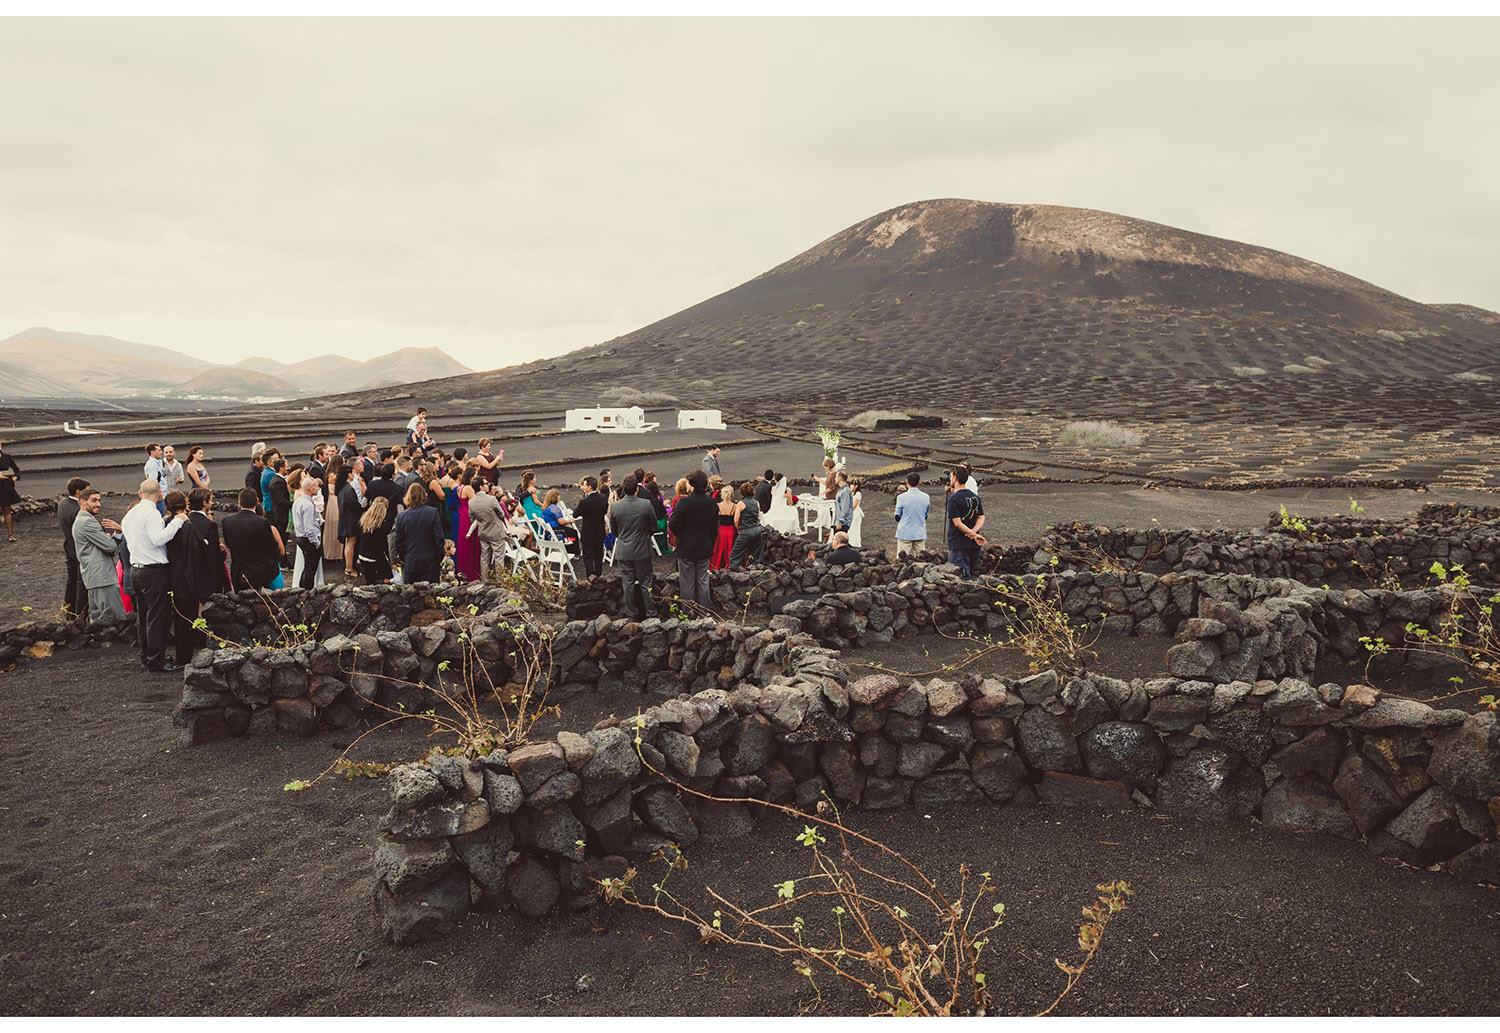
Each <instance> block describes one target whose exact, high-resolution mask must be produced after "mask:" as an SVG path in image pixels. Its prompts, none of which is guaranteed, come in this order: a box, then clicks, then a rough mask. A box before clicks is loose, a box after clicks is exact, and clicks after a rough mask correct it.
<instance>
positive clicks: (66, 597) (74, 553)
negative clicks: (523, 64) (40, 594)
mask: <svg viewBox="0 0 1500 1033" xmlns="http://www.w3.org/2000/svg"><path fill="white" fill-rule="evenodd" d="M88 486H89V482H88V481H86V480H84V479H83V478H82V477H74V478H73V479H72V480H70V481H69V482H68V494H67V497H66V498H64V499H63V500H62V501H61V502H59V503H58V504H57V523H58V525H59V526H60V527H61V528H62V536H63V557H64V558H65V560H66V562H67V565H68V586H67V588H65V589H63V608H64V609H66V610H67V611H68V613H69V614H71V615H72V616H74V617H87V616H88V615H89V592H88V589H86V588H84V587H83V575H82V574H81V573H80V572H79V569H78V550H77V546H75V545H74V544H73V521H75V520H77V519H78V510H79V505H78V493H79V492H80V491H82V490H83V489H85V488H87V487H88Z"/></svg>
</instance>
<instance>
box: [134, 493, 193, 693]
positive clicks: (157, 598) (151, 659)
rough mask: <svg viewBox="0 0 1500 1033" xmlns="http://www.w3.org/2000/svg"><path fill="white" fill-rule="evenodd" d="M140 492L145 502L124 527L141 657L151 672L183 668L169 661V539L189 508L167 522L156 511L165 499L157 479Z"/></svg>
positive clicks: (137, 507)
mask: <svg viewBox="0 0 1500 1033" xmlns="http://www.w3.org/2000/svg"><path fill="white" fill-rule="evenodd" d="M139 494H140V498H141V501H140V502H138V503H137V504H136V505H134V506H132V507H131V510H130V512H128V513H126V514H125V519H124V520H122V521H120V526H121V530H122V531H123V532H124V535H125V544H126V545H127V546H128V547H129V549H130V584H131V586H132V587H133V588H134V589H135V597H136V635H137V636H138V638H139V641H140V643H141V660H142V662H143V663H144V664H145V665H146V669H147V670H148V671H180V670H182V666H181V665H180V664H172V663H168V662H167V638H168V637H169V636H170V635H171V631H172V611H171V603H170V601H169V599H168V596H167V593H168V592H170V591H171V589H172V573H171V569H170V567H169V566H168V560H167V542H169V541H171V540H172V538H173V536H175V535H176V534H177V531H178V529H179V528H180V527H181V525H182V524H184V523H186V522H187V507H186V506H184V507H183V508H182V510H181V511H180V512H178V513H176V514H175V515H174V516H173V517H172V519H171V520H168V521H165V522H163V520H162V517H161V514H160V513H158V512H157V511H156V504H157V503H158V502H160V501H161V484H160V483H158V482H157V480H156V479H155V478H151V479H148V480H144V481H142V482H141V487H140V493H139ZM163 508H165V507H163Z"/></svg>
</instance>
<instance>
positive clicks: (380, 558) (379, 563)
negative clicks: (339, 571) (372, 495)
mask: <svg viewBox="0 0 1500 1033" xmlns="http://www.w3.org/2000/svg"><path fill="white" fill-rule="evenodd" d="M389 505H390V503H389V502H388V501H387V500H385V499H382V498H377V499H374V500H372V501H371V502H370V508H369V509H367V510H365V515H364V516H362V517H360V518H359V572H360V574H361V576H363V577H364V579H365V583H366V584H370V585H383V584H386V583H387V582H388V581H390V579H391V557H390V548H389V544H390V543H389V539H388V537H387V535H386V533H385V531H384V530H382V528H383V526H384V525H385V516H386V513H387V512H388V507H389Z"/></svg>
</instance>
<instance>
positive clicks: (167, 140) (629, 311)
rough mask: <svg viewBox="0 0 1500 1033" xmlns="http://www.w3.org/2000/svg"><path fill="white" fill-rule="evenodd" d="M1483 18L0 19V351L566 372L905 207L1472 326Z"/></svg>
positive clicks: (1485, 249) (1489, 190) (1493, 281)
mask: <svg viewBox="0 0 1500 1033" xmlns="http://www.w3.org/2000/svg"><path fill="white" fill-rule="evenodd" d="M1497 54H1500V21H1495V20H1412V19H1401V20H1369V21H1363V20H1362V21H1351V20H1292V19H1275V20H1202V21H1199V20H1161V19H1137V20H1106V19H1094V18H1088V19H1057V20H1048V19H1025V20H1018V19H994V20H967V19H963V20H960V19H941V20H939V19H934V20H917V19H899V20H898V19H879V20H876V19H871V20H859V19H819V20H796V19H769V20H738V19H736V20H704V21H697V20H694V21H660V20H616V19H572V20H559V21H549V20H535V19H527V20H514V19H493V20H468V19H434V20H414V19H402V20H389V19H382V20H349V19H327V20H298V19H265V20H251V19H244V20H240V19H167V20H161V19H128V20H112V19H111V20H106V19H68V20H60V19H59V20H49V19H7V20H5V21H3V22H0V96H3V97H4V98H5V101H4V103H3V104H0V153H3V155H4V159H3V160H0V338H3V337H6V336H9V335H10V334H12V333H15V332H17V331H19V330H21V329H24V328H25V327H28V326H33V325H44V326H50V327H53V328H55V329H59V330H76V331H84V332H89V333H102V334H110V335H113V336H116V337H123V338H126V339H130V340H137V341H142V342H144V343H148V344H158V345H163V346H166V347H171V348H177V349H180V350H183V351H186V352H190V353H193V354H196V355H199V356H200V357H203V358H210V359H216V360H218V361H224V362H232V361H235V360H238V359H241V358H244V357H246V356H249V355H253V354H264V355H269V356H272V357H274V358H277V359H280V360H283V361H292V360H295V359H297V358H305V357H308V356H311V355H315V354H319V353H323V352H329V351H333V352H339V353H343V354H348V355H354V356H356V357H359V356H363V357H368V356H370V355H374V354H377V353H380V352H384V351H389V350H391V349H392V348H396V347H401V346H405V345H418V346H428V345H437V346H440V347H442V348H444V349H445V350H446V351H448V352H449V353H450V354H452V355H453V356H454V357H456V358H458V359H459V360H460V361H463V362H465V363H467V364H468V365H470V366H473V367H475V368H476V369H489V368H494V367H496V366H502V365H507V364H509V363H512V362H518V361H524V360H526V359H527V358H534V357H540V356H542V355H547V354H556V353H559V352H562V351H566V350H569V349H572V348H577V347H582V346H585V345H590V344H596V343H598V342H600V341H602V340H605V339H608V338H610V337H613V336H615V335H617V334H621V333H626V332H628V331H630V330H633V329H635V328H637V327H639V326H642V325H644V324H647V323H650V322H653V321H655V320H657V319H660V318H662V317H664V316H668V315H670V314H672V313H674V312H676V311H678V310H680V309H683V308H686V307H687V306H689V305H692V304H695V303H697V302H699V301H702V300H703V299H705V298H707V297H710V296H712V295H714V294H717V293H719V292H721V291H724V290H727V289H729V288H731V287H734V286H736V285H737V284H739V283H742V282H744V281H745V280H747V279H750V278H751V277H753V276H755V275H757V274H759V273H761V272H763V271H764V270H766V269H767V268H769V267H771V266H773V265H776V264H778V263H780V262H782V261H784V260H785V259H787V258H790V257H791V256H792V255H794V254H796V253H798V252H800V251H802V250H804V249H805V248H808V247H810V246H812V245H813V244H815V243H817V242H818V241H820V240H822V239H824V238H825V237H828V236H830V235H832V234H834V233H836V232H838V231H839V230H841V229H843V228H845V227H847V226H849V225H851V224H853V223H855V222H858V221H860V220H861V219H864V218H866V217H868V216H870V215H873V214H875V213H876V212H879V211H881V210H883V209H886V208H890V207H893V206H895V205H898V204H902V203H904V202H908V201H914V200H920V199H925V198H933V197H967V198H975V199H979V200H985V201H1001V202H1024V203H1044V204H1060V205H1072V206H1077V207H1083V208H1097V209H1103V210H1106V211H1111V212H1117V213H1121V214H1124V215H1131V216H1135V217H1139V218H1144V219H1151V220H1155V221H1158V222H1163V223H1167V224H1169V225H1172V226H1176V227H1180V228H1183V229H1188V230H1193V231H1197V232H1202V233H1210V234H1214V235H1216V236H1223V237H1230V238H1234V239H1237V240H1243V241H1247V242H1250V243H1254V244H1261V245H1265V246H1268V247H1273V248H1276V249H1278V250H1281V251H1286V252H1290V253H1292V254H1295V255H1299V256H1301V257H1303V258H1308V259H1311V260H1313V261H1317V262H1322V263H1324V264H1326V265H1330V266H1333V267H1334V268H1337V269H1339V270H1342V271H1344V272H1347V273H1350V274H1352V275H1354V276H1358V277H1361V278H1363V279H1366V280H1369V281H1371V282H1373V283H1376V284H1378V285H1380V286H1382V287H1385V288H1388V289H1391V290H1394V291H1396V292H1398V293H1400V294H1404V295H1407V296H1409V297H1412V298H1416V299H1417V300H1419V301H1427V302H1446V301H1455V302H1466V303H1470V304H1476V305H1481V306H1484V307H1486V308H1492V309H1500V272H1497V269H1500V263H1497V259H1496V254H1495V250H1496V242H1497V241H1500V190H1497V189H1496V185H1497V184H1500V133H1497V131H1496V130H1497V128H1500V73H1497V72H1496V67H1497V58H1496V55H1497Z"/></svg>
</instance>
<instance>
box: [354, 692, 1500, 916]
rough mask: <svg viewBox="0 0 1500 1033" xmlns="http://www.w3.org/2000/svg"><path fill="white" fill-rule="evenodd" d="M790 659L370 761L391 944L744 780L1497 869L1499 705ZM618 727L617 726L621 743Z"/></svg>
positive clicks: (577, 875) (708, 810) (540, 883)
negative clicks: (377, 784)
mask: <svg viewBox="0 0 1500 1033" xmlns="http://www.w3.org/2000/svg"><path fill="white" fill-rule="evenodd" d="M840 666H841V665H836V664H830V665H824V666H819V667H818V668H817V669H816V670H812V671H807V670H801V669H792V670H789V671H788V672H787V673H785V674H783V675H780V676H776V677H773V678H771V679H770V681H769V682H768V684H766V685H764V686H756V685H750V684H746V683H741V684H738V685H736V686H735V687H733V688H732V689H728V690H725V689H723V688H714V689H707V690H704V691H701V692H697V693H694V694H691V695H688V694H684V695H682V696H680V697H679V698H676V699H672V700H668V701H666V702H664V703H661V704H659V705H657V706H654V707H651V708H650V709H649V710H647V711H645V712H644V713H643V714H642V715H640V717H639V718H628V719H626V720H625V721H623V722H619V721H617V720H616V719H613V718H611V719H609V720H607V721H605V722H602V723H601V724H600V725H599V726H597V727H596V728H594V729H593V730H592V731H590V732H588V733H587V734H584V735H577V734H570V733H562V734H560V735H559V736H558V737H557V739H556V740H555V741H549V742H543V743H537V744H534V745H529V746H525V747H522V748H520V749H516V750H513V751H508V752H507V751H496V752H494V753H491V754H490V755H488V756H486V757H483V758H479V759H473V760H469V759H459V758H453V757H447V756H442V755H435V756H433V757H431V758H429V759H428V760H427V761H424V762H422V763H419V764H410V765H405V766H403V767H401V768H398V769H396V770H394V771H393V772H392V774H391V776H390V788H391V795H392V802H393V806H392V808H391V810H390V812H389V813H388V814H387V815H386V816H385V818H384V819H383V820H382V822H381V834H380V838H379V843H378V846H377V849H376V853H375V874H376V884H375V903H376V906H377V908H378V910H379V912H380V915H381V919H382V922H383V924H384V928H385V930H386V933H387V935H389V936H390V937H391V938H392V939H393V940H394V941H395V942H396V943H398V944H407V943H413V942H417V941H419V940H422V939H426V938H429V937H432V936H438V935H443V934H446V933H448V932H451V931H452V930H453V928H454V927H455V926H456V925H457V924H458V923H459V922H460V921H461V920H462V919H463V917H464V915H465V914H467V912H468V911H469V909H470V907H471V901H472V902H473V906H475V907H478V908H480V909H496V908H514V909H516V910H518V911H520V912H521V913H522V914H526V915H540V914H543V913H545V912H547V911H549V910H550V909H552V908H553V907H556V906H562V907H569V908H582V907H588V906H590V905H591V904H592V903H593V902H594V901H595V899H596V894H595V890H594V882H593V880H595V879H597V878H602V877H607V876H619V875H621V874H622V873H623V872H624V870H625V869H626V867H627V865H629V864H631V863H636V862H633V861H632V860H630V859H631V858H635V859H640V858H642V857H644V856H647V855H650V854H652V853H655V852H656V851H658V850H663V849H665V850H668V851H670V850H671V849H673V846H674V844H676V845H683V846H685V845H688V844H691V843H694V842H696V841H698V840H700V839H702V840H705V841H710V842H711V841H715V840H724V839H732V838H736V837H739V836H743V835H746V834H748V833H750V832H751V831H752V830H753V829H754V826H755V821H756V816H757V811H758V810H759V809H758V808H756V807H755V806H754V805H751V804H742V803H733V802H708V801H704V800H701V799H699V798H696V797H693V796H691V795H688V794H685V793H682V792H680V791H679V789H678V788H677V785H674V784H673V783H678V784H680V785H682V786H686V787H688V788H691V789H694V790H697V791H700V792H704V793H710V794H713V795H716V796H719V797H726V798H732V797H740V798H745V797H753V798H758V799H764V800H770V801H776V802H781V803H788V804H795V805H796V806H798V807H801V808H810V807H812V806H814V805H815V804H816V802H817V800H818V799H819V798H821V796H822V795H823V794H825V793H826V794H828V795H829V796H831V797H832V798H833V799H834V800H836V801H838V802H840V803H841V804H845V805H850V806H856V807H863V808H866V809H880V808H890V807H904V806H913V805H914V806H917V807H921V808H923V809H924V810H928V809H931V808H934V807H941V806H944V805H959V806H978V805H982V804H986V803H995V804H1001V803H1003V804H1012V805H1020V806H1025V805H1029V804H1032V803H1034V802H1036V801H1038V800H1040V801H1042V802H1043V803H1048V804H1057V805H1086V806H1102V807H1108V808H1117V809H1130V808H1135V807H1148V808H1154V809H1156V810H1158V811H1160V812H1162V813H1166V814H1174V815H1183V816H1191V817H1197V818H1206V819H1212V820H1243V819H1245V818H1248V817H1251V816H1258V817H1259V819H1260V820H1261V821H1262V822H1263V823H1265V824H1266V825H1268V826H1272V827H1278V828H1288V829H1303V830H1312V831H1317V832H1321V833H1324V834H1328V835H1334V836H1340V837H1344V838H1349V839H1358V838H1361V837H1364V838H1366V839H1367V841H1368V843H1369V845H1370V847H1371V849H1373V850H1376V851H1377V852H1379V853H1381V854H1384V855H1388V856H1393V857H1398V858H1400V859H1402V860H1404V861H1407V862H1409V863H1411V864H1418V865H1429V864H1435V863H1436V864H1441V865H1443V866H1444V867H1445V868H1447V869H1448V870H1450V871H1452V872H1454V873H1455V874H1458V875H1460V876H1463V877H1465V878H1470V879H1476V880H1481V881H1487V882H1492V883H1493V882H1500V843H1497V842H1496V838H1497V824H1500V725H1497V721H1496V715H1495V714H1493V713H1491V712H1484V713H1480V714H1473V715H1469V714H1466V713H1464V712H1463V711H1459V710H1435V709H1433V708H1431V707H1428V706H1426V705H1424V704H1421V703H1416V702H1413V701H1410V700H1405V699H1399V698H1395V697H1386V696H1382V695H1381V694H1380V693H1379V692H1377V691H1375V690H1374V689H1371V688H1368V687H1366V686H1360V685H1354V686H1348V687H1341V686H1338V685H1332V684H1324V685H1317V686H1314V685H1312V684H1309V683H1307V682H1304V681H1301V680H1298V679H1295V678H1284V679H1281V680H1280V681H1271V680H1262V681H1256V682H1248V681H1245V682H1231V683H1228V684H1220V685H1215V684H1211V683H1209V682H1205V681H1195V680H1184V679H1178V678H1169V677H1163V678H1153V679H1145V680H1142V679H1136V680H1133V681H1129V682H1126V681H1121V680H1117V679H1112V678H1105V677H1101V676H1097V675H1091V676H1079V677H1075V678H1070V679H1063V678H1060V677H1059V676H1058V675H1056V674H1055V673H1053V672H1050V671H1049V672H1044V673H1042V674H1038V675H1034V676H1032V677H1029V678H1024V679H1019V680H1014V679H1008V678H980V677H977V676H973V675H969V676H965V677H962V678H959V679H957V680H949V679H941V678H936V679H932V680H929V681H918V682H911V681H903V680H899V679H897V678H895V677H894V676H891V675H887V674H876V675H871V676H869V677H865V678H861V679H859V680H850V678H849V676H848V673H847V671H844V670H840V669H839V668H840ZM637 736H639V741H637Z"/></svg>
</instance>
